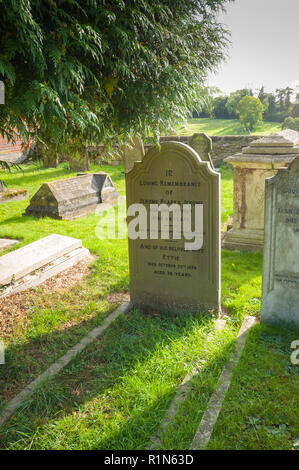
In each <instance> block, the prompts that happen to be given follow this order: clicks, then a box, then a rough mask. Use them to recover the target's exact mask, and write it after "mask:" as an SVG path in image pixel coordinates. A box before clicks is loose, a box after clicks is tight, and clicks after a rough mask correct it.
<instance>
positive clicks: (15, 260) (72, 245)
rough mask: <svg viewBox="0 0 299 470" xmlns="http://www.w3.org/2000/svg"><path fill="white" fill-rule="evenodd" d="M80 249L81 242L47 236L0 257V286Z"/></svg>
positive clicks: (60, 236)
mask: <svg viewBox="0 0 299 470" xmlns="http://www.w3.org/2000/svg"><path fill="white" fill-rule="evenodd" d="M80 247H82V242H81V240H77V239H76V238H71V237H65V236H63V235H56V234H53V235H49V236H48V237H45V238H43V239H41V240H38V241H36V242H33V243H30V244H29V245H27V246H24V247H22V248H19V249H18V250H16V251H11V252H10V253H7V254H6V255H3V256H1V257H0V286H2V285H5V284H9V283H10V282H11V281H12V279H13V278H14V279H15V280H16V281H17V280H18V279H20V278H22V277H23V276H25V275H26V274H29V273H31V272H32V271H35V270H36V269H39V268H40V267H41V266H44V265H45V264H47V263H50V262H51V261H53V260H54V259H56V258H59V257H60V256H62V255H63V254H65V253H67V252H70V251H72V250H75V249H77V248H80Z"/></svg>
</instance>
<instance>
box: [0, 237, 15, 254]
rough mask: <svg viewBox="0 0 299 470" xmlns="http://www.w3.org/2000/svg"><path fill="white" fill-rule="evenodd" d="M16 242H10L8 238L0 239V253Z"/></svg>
mask: <svg viewBox="0 0 299 470" xmlns="http://www.w3.org/2000/svg"><path fill="white" fill-rule="evenodd" d="M16 243H18V240H10V239H9V238H0V251H3V250H6V249H7V248H11V247H12V246H14V245H15V244H16Z"/></svg>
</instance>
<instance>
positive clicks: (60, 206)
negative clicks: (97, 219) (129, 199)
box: [25, 172, 121, 220]
mask: <svg viewBox="0 0 299 470" xmlns="http://www.w3.org/2000/svg"><path fill="white" fill-rule="evenodd" d="M120 200H121V197H120V195H119V193H118V192H117V190H116V188H115V186H114V184H113V182H112V180H111V178H110V176H109V175H108V174H107V173H104V172H99V173H91V174H79V175H78V176H76V177H75V178H68V179H63V180H57V181H52V182H50V183H45V184H43V185H42V186H41V188H40V189H39V190H38V191H37V193H36V194H35V195H34V196H33V198H32V199H31V201H30V205H29V206H28V207H27V209H26V212H25V214H26V215H33V216H35V217H52V218H55V219H65V220H68V219H74V218H77V217H82V216H84V215H87V214H89V213H91V212H94V211H95V209H97V208H98V207H99V206H101V205H102V204H103V205H105V207H106V206H107V205H114V204H117V203H118V202H119V201H120Z"/></svg>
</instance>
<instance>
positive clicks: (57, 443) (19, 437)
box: [0, 312, 235, 450]
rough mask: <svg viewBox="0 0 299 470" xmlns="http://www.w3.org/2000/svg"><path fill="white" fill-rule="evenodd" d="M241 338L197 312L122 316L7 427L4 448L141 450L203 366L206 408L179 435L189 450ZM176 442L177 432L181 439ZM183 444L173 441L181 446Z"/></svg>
mask: <svg viewBox="0 0 299 470" xmlns="http://www.w3.org/2000/svg"><path fill="white" fill-rule="evenodd" d="M234 337H235V330H234V328H233V327H230V328H228V329H227V330H226V331H225V332H222V333H219V332H217V331H214V328H213V322H211V320H210V319H208V318H200V317H199V316H198V315H171V314H164V315H160V316H155V317H150V316H146V315H142V314H141V313H139V312H135V313H130V314H129V315H128V316H122V317H121V318H119V319H118V320H117V322H116V323H115V324H113V325H112V327H111V328H110V329H109V330H108V331H107V332H106V334H105V335H104V337H103V338H101V339H100V340H98V341H96V342H95V343H94V344H92V345H91V346H90V347H89V348H88V349H87V350H86V351H84V352H83V353H82V354H80V355H79V356H77V358H76V359H75V360H73V361H72V363H71V365H70V366H69V367H67V368H65V369H64V370H63V372H62V373H61V374H60V375H59V376H58V377H56V378H55V380H53V381H52V382H51V383H48V384H47V383H46V384H44V385H43V386H41V387H40V388H39V390H38V391H37V392H36V393H35V395H34V397H32V399H31V400H29V401H27V402H26V403H25V404H24V405H23V406H22V408H21V409H20V410H19V412H18V413H17V414H16V415H15V416H14V417H13V418H12V419H11V421H10V422H9V423H8V424H7V425H6V426H5V427H4V429H2V431H1V435H0V446H1V448H9V449H126V450H129V449H142V448H144V447H146V445H147V443H148V441H149V439H150V438H151V436H152V434H153V432H154V431H155V430H156V428H157V427H158V425H159V423H160V422H161V420H162V419H163V417H164V415H165V410H167V408H168V407H169V405H170V402H171V399H172V398H173V396H174V393H175V391H176V388H177V386H178V384H179V383H180V382H181V381H182V379H183V378H184V376H185V375H186V374H187V373H188V372H190V371H191V370H193V368H194V367H197V368H198V369H199V371H200V372H199V375H200V377H201V383H200V386H199V385H198V386H197V388H198V393H200V409H198V410H196V414H195V418H196V419H194V412H193V413H192V414H191V415H190V413H189V415H190V418H193V423H190V426H189V427H188V428H187V429H186V428H185V429H184V430H182V429H181V430H180V441H183V442H184V444H183V445H184V447H185V448H187V447H188V444H189V441H190V437H191V435H192V432H194V427H196V424H197V420H198V419H199V418H200V415H201V413H202V412H203V410H204V408H205V406H206V404H207V401H208V399H209V396H210V393H211V392H212V391H213V389H214V388H215V386H216V382H217V377H218V375H219V373H220V371H221V368H222V367H223V364H224V362H225V360H226V359H227V357H228V354H229V351H230V350H231V347H232V341H233V339H234ZM176 439H178V435H176ZM176 443H177V440H174V439H173V438H172V440H171V442H169V440H168V442H167V445H166V446H167V448H175V446H176Z"/></svg>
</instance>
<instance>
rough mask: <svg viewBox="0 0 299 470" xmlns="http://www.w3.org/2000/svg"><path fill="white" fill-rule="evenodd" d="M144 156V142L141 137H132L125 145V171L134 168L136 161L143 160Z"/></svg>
mask: <svg viewBox="0 0 299 470" xmlns="http://www.w3.org/2000/svg"><path fill="white" fill-rule="evenodd" d="M143 157H144V146H143V142H142V140H141V139H140V138H139V137H136V136H135V137H131V139H130V140H129V141H128V143H127V144H126V145H125V146H124V147H123V160H124V168H125V173H128V172H129V171H131V170H132V168H133V166H134V163H135V162H141V161H142V160H143Z"/></svg>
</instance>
